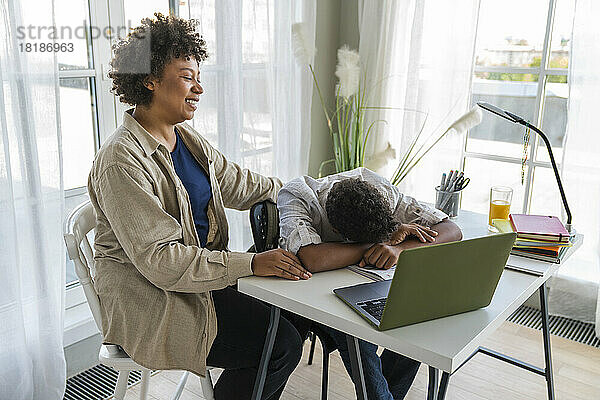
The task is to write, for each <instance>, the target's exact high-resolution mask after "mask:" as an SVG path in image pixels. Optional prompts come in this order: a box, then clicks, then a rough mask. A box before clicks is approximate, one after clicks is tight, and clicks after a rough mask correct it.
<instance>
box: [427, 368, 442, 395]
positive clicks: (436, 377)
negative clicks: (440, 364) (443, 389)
mask: <svg viewBox="0 0 600 400" xmlns="http://www.w3.org/2000/svg"><path fill="white" fill-rule="evenodd" d="M439 381H440V371H439V370H438V369H437V368H434V367H432V366H431V365H430V366H429V385H428V386H427V400H435V398H436V397H437V393H438V383H439Z"/></svg>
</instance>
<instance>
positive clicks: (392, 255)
mask: <svg viewBox="0 0 600 400" xmlns="http://www.w3.org/2000/svg"><path fill="white" fill-rule="evenodd" d="M401 252H402V247H401V245H396V246H392V245H389V244H385V243H378V244H374V245H373V246H371V247H369V249H368V250H367V251H365V254H363V258H362V260H360V263H359V264H358V266H359V267H364V266H366V265H373V266H375V267H377V268H379V269H390V268H392V267H393V266H394V264H396V263H397V262H398V257H399V256H400V253H401Z"/></svg>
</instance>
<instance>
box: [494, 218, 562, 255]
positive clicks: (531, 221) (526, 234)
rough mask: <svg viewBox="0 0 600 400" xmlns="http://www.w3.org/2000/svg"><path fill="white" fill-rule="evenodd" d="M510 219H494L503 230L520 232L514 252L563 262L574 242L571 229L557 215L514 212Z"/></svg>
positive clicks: (495, 223)
mask: <svg viewBox="0 0 600 400" xmlns="http://www.w3.org/2000/svg"><path fill="white" fill-rule="evenodd" d="M509 218H510V220H494V221H493V223H494V226H495V227H496V228H498V230H499V231H500V232H517V240H516V241H515V245H514V246H513V248H512V251H511V254H514V255H517V256H522V257H528V258H533V259H536V260H541V261H549V262H554V263H560V260H561V258H562V256H563V254H564V252H565V251H566V250H567V248H568V247H570V246H572V243H571V241H570V236H569V232H567V230H566V229H565V227H564V225H563V224H562V222H560V220H559V219H558V218H557V217H551V216H546V215H526V214H510V216H509Z"/></svg>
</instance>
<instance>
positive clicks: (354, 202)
mask: <svg viewBox="0 0 600 400" xmlns="http://www.w3.org/2000/svg"><path fill="white" fill-rule="evenodd" d="M325 211H326V213H327V219H329V223H330V224H331V226H332V227H333V228H334V229H335V230H337V231H338V232H339V233H340V234H341V235H343V236H344V237H345V238H346V239H348V240H351V241H353V242H359V243H381V242H384V241H386V240H388V239H389V238H390V236H391V235H392V233H393V232H394V231H395V230H396V228H397V226H398V223H397V222H396V221H395V220H394V217H393V215H392V209H391V208H390V205H389V203H388V202H387V201H386V199H385V198H384V196H383V195H382V194H381V193H380V192H379V190H377V188H376V187H375V186H373V185H371V184H370V183H368V182H365V181H362V180H360V179H358V178H348V179H344V180H342V181H339V182H336V183H335V184H334V185H333V186H332V187H331V190H330V192H329V194H328V195H327V200H326V201H325Z"/></svg>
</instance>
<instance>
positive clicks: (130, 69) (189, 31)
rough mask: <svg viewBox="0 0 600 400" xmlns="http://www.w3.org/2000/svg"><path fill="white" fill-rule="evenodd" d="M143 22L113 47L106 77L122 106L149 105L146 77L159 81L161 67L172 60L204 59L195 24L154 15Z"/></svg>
mask: <svg viewBox="0 0 600 400" xmlns="http://www.w3.org/2000/svg"><path fill="white" fill-rule="evenodd" d="M154 16H155V17H156V18H144V19H143V20H142V24H141V25H140V26H138V27H136V28H134V29H133V30H132V31H131V32H130V33H129V34H128V35H127V38H126V39H124V40H121V41H119V42H118V43H117V44H115V45H114V46H113V51H114V57H113V59H112V60H111V62H110V66H111V70H110V72H109V73H108V76H109V78H111V79H112V81H113V82H112V89H111V91H112V92H113V93H114V94H116V95H117V96H119V100H120V101H121V102H122V103H128V104H131V105H149V104H150V102H151V101H152V91H150V90H148V89H147V88H146V87H145V86H144V83H145V82H146V80H147V79H148V78H149V77H155V78H161V77H162V74H163V72H164V70H165V66H166V65H167V64H169V63H170V62H171V60H173V59H174V58H180V57H194V58H196V60H197V61H198V62H201V61H204V60H206V59H207V58H208V53H207V52H206V42H205V41H204V39H202V36H200V34H198V33H196V32H195V29H196V24H197V21H195V20H185V19H182V18H177V17H174V16H164V15H162V14H161V13H155V14H154Z"/></svg>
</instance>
